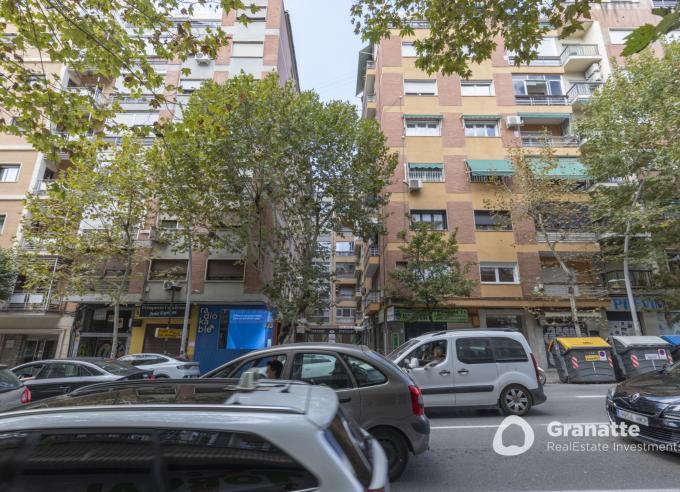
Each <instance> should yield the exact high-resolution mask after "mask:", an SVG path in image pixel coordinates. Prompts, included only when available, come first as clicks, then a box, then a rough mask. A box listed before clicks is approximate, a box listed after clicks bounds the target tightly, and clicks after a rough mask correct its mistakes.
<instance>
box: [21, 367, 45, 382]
mask: <svg viewBox="0 0 680 492" xmlns="http://www.w3.org/2000/svg"><path fill="white" fill-rule="evenodd" d="M43 367H45V364H31V365H28V366H24V367H22V368H21V369H17V370H16V371H15V372H14V375H15V376H16V377H18V378H21V379H32V378H35V377H37V376H38V374H40V371H42V368H43Z"/></svg>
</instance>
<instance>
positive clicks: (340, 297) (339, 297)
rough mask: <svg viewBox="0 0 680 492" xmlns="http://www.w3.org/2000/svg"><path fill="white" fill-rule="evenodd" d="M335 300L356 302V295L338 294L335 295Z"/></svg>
mask: <svg viewBox="0 0 680 492" xmlns="http://www.w3.org/2000/svg"><path fill="white" fill-rule="evenodd" d="M335 300H336V301H353V300H354V293H353V292H352V293H351V294H350V293H339V292H338V293H336V294H335Z"/></svg>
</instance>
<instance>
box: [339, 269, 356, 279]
mask: <svg viewBox="0 0 680 492" xmlns="http://www.w3.org/2000/svg"><path fill="white" fill-rule="evenodd" d="M335 276H336V277H337V278H354V270H336V271H335Z"/></svg>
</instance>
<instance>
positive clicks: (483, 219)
mask: <svg viewBox="0 0 680 492" xmlns="http://www.w3.org/2000/svg"><path fill="white" fill-rule="evenodd" d="M475 228H476V229H477V230H478V231H511V230H512V221H511V220H510V212H507V211H504V210H497V211H491V210H475Z"/></svg>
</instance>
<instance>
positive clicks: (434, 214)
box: [411, 210, 448, 231]
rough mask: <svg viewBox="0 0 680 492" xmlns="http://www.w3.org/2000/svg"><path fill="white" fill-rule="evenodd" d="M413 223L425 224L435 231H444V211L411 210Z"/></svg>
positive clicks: (445, 224)
mask: <svg viewBox="0 0 680 492" xmlns="http://www.w3.org/2000/svg"><path fill="white" fill-rule="evenodd" d="M411 218H412V220H413V222H425V223H428V224H431V225H432V229H434V230H436V231H443V230H446V229H447V227H448V225H447V223H446V211H444V210H411Z"/></svg>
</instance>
